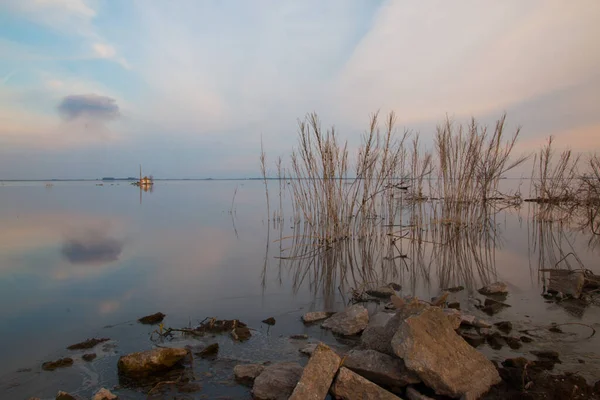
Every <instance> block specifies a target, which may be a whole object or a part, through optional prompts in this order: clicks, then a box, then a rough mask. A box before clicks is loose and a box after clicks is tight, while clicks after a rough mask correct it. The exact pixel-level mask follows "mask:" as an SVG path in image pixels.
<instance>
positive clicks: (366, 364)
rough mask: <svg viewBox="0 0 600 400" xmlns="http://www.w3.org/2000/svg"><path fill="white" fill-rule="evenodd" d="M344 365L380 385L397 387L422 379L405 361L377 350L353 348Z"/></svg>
mask: <svg viewBox="0 0 600 400" xmlns="http://www.w3.org/2000/svg"><path fill="white" fill-rule="evenodd" d="M344 367H346V368H348V369H350V370H352V371H354V372H356V373H357V374H359V375H360V376H362V377H364V378H366V379H368V380H370V381H371V382H374V383H376V384H378V385H381V386H385V387H389V388H393V389H397V388H401V387H404V386H406V385H409V384H411V383H419V382H421V379H419V377H418V376H417V375H416V374H414V373H413V372H411V371H409V370H408V369H407V368H406V365H404V361H402V360H401V359H399V358H396V357H392V356H389V355H387V354H383V353H380V352H378V351H375V350H352V351H350V352H349V353H348V354H347V355H346V357H345V358H344Z"/></svg>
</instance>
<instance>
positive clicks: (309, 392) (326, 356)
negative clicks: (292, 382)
mask: <svg viewBox="0 0 600 400" xmlns="http://www.w3.org/2000/svg"><path fill="white" fill-rule="evenodd" d="M340 361H341V359H340V357H339V356H338V355H337V354H336V353H335V352H334V351H333V350H332V349H331V348H329V347H328V346H326V345H324V344H323V343H319V344H318V345H317V348H316V349H315V351H314V352H313V354H312V356H311V357H310V360H309V361H308V364H307V365H306V367H304V371H303V372H302V377H301V378H300V381H299V382H298V384H297V385H296V388H295V389H294V391H293V393H292V396H291V397H290V400H305V399H315V400H320V399H324V398H325V397H326V396H327V392H329V387H330V386H331V382H333V378H334V377H335V374H336V373H337V371H338V369H339V368H340Z"/></svg>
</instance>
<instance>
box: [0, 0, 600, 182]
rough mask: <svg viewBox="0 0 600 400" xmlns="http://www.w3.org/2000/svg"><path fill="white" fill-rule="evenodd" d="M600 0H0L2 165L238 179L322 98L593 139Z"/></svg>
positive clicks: (38, 173) (326, 117)
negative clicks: (502, 121)
mask: <svg viewBox="0 0 600 400" xmlns="http://www.w3.org/2000/svg"><path fill="white" fill-rule="evenodd" d="M598 37H600V2H598V1H596V0H580V1H577V2H570V3H567V2H564V1H554V0H527V1H522V0H506V1H503V2H481V1H477V0H456V1H453V2H447V1H442V0H436V1H434V0H423V1H419V2H414V1H408V0H407V1H404V0H392V1H374V0H329V1H312V0H306V1H287V0H278V1H276V0H271V1H267V0H264V1H260V0H259V1H241V0H238V1H233V0H222V1H217V0H212V1H202V0H178V1H175V2H173V1H170V2H167V1H159V0H122V1H121V0H119V1H117V0H0V179H18V178H26V179H35V178H48V177H63V178H96V177H101V176H128V175H135V171H136V170H137V165H138V164H139V163H142V164H143V165H144V167H145V170H146V171H147V172H148V173H153V174H154V175H155V176H157V177H208V176H212V177H234V176H240V177H246V176H256V175H258V173H259V169H258V155H259V152H260V140H261V136H262V138H263V140H264V142H265V148H266V150H267V152H268V155H269V156H270V157H271V159H274V158H275V157H277V156H279V155H286V154H288V153H289V152H290V151H291V149H292V147H293V145H294V144H295V141H296V132H297V119H298V118H301V117H302V116H304V115H305V114H306V113H307V112H312V111H316V112H318V113H319V114H320V115H321V117H322V119H323V123H324V124H325V125H332V124H335V125H336V127H337V128H338V130H339V132H340V133H341V135H342V137H343V138H347V139H348V140H349V141H350V143H351V144H355V143H356V142H357V137H358V134H360V133H361V132H362V131H363V130H364V129H365V128H366V126H367V121H368V117H369V114H371V113H372V112H374V111H377V110H381V111H383V112H387V111H389V110H394V111H396V113H397V114H398V116H399V126H400V127H406V128H409V129H414V130H418V131H420V132H421V135H422V137H423V139H424V142H425V143H427V141H428V139H429V138H431V136H432V135H433V132H434V128H435V125H436V124H437V123H438V122H439V121H441V120H442V119H443V118H445V116H446V115H450V116H452V117H453V118H455V119H457V120H461V119H464V118H468V117H469V116H471V115H473V116H475V117H476V118H478V119H480V120H481V121H483V122H486V123H490V122H492V121H493V120H494V119H495V118H497V117H498V116H499V115H500V114H501V113H502V112H503V111H507V112H508V122H509V126H511V127H514V126H517V125H522V126H523V134H522V138H521V141H520V149H521V150H522V151H532V150H535V149H537V148H538V146H539V145H540V144H541V143H543V142H544V140H545V138H546V137H547V136H548V135H550V134H552V135H555V136H556V143H557V144H558V145H559V146H570V147H572V148H574V149H575V150H580V151H597V150H600V72H599V71H600V46H598V44H597V38H598Z"/></svg>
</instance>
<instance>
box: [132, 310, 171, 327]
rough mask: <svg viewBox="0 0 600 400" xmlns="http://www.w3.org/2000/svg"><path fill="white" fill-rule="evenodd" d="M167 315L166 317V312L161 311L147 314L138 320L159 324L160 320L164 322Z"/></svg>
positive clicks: (142, 322)
mask: <svg viewBox="0 0 600 400" xmlns="http://www.w3.org/2000/svg"><path fill="white" fill-rule="evenodd" d="M165 317H166V315H165V314H163V313H161V312H157V313H155V314H151V315H146V316H145V317H142V318H140V319H138V322H139V323H141V324H147V325H154V324H158V323H159V322H162V320H163V319H164V318H165Z"/></svg>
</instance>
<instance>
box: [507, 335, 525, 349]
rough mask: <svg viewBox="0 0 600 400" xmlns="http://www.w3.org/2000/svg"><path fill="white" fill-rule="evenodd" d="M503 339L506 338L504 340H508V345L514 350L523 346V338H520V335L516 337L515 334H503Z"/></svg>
mask: <svg viewBox="0 0 600 400" xmlns="http://www.w3.org/2000/svg"><path fill="white" fill-rule="evenodd" d="M502 339H504V341H505V342H506V344H507V345H508V347H510V348H511V349H513V350H518V349H520V348H521V347H522V346H523V345H522V344H521V340H519V338H518V337H515V336H502Z"/></svg>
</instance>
